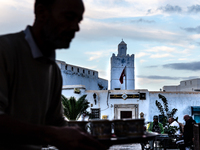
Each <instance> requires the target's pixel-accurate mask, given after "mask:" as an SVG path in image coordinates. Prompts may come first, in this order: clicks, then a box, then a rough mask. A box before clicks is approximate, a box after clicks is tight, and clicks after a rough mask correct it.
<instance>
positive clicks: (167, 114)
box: [156, 94, 178, 127]
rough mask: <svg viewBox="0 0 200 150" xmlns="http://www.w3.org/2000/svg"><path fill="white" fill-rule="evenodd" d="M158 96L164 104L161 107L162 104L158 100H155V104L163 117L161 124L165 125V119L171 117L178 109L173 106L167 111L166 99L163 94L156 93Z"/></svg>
mask: <svg viewBox="0 0 200 150" xmlns="http://www.w3.org/2000/svg"><path fill="white" fill-rule="evenodd" d="M158 97H159V99H161V100H162V102H163V105H164V107H163V106H162V104H161V103H160V102H159V101H158V100H156V106H157V108H158V110H159V111H160V113H161V115H162V117H163V119H162V124H163V126H164V127H165V126H166V124H167V122H168V121H167V119H168V118H171V117H174V115H175V113H176V112H177V111H178V109H176V108H173V109H172V111H169V108H168V101H167V99H166V98H165V96H163V95H161V94H158Z"/></svg>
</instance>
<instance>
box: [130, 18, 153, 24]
mask: <svg viewBox="0 0 200 150" xmlns="http://www.w3.org/2000/svg"><path fill="white" fill-rule="evenodd" d="M131 22H132V23H155V21H154V20H145V19H142V18H140V19H138V20H132V21H131Z"/></svg>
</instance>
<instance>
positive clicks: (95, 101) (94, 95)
mask: <svg viewBox="0 0 200 150" xmlns="http://www.w3.org/2000/svg"><path fill="white" fill-rule="evenodd" d="M96 97H97V94H96V93H94V94H93V98H94V103H95V105H96V104H97V100H96Z"/></svg>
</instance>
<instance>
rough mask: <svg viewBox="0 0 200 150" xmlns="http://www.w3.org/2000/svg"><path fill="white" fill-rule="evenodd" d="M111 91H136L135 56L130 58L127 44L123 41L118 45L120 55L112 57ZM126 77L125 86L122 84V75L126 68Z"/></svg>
mask: <svg viewBox="0 0 200 150" xmlns="http://www.w3.org/2000/svg"><path fill="white" fill-rule="evenodd" d="M110 63H111V79H110V89H111V90H115V89H116V90H117V89H118V90H134V89H135V67H134V54H132V55H131V56H129V54H127V44H126V43H125V42H124V41H122V42H121V43H119V45H118V54H117V56H115V54H113V55H112V57H111V62H110ZM125 66H126V69H125V77H124V82H123V84H121V83H120V81H119V78H120V75H121V73H122V71H123V69H124V68H125Z"/></svg>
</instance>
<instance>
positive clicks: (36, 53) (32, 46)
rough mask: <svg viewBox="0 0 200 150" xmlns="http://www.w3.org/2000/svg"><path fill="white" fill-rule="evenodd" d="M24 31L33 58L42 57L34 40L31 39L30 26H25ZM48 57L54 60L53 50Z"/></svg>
mask: <svg viewBox="0 0 200 150" xmlns="http://www.w3.org/2000/svg"><path fill="white" fill-rule="evenodd" d="M24 33H25V39H26V41H27V42H28V45H29V46H30V49H31V53H32V55H33V58H34V59H36V58H40V57H43V54H42V52H41V51H40V49H39V48H38V46H37V44H36V43H35V40H34V39H33V36H32V33H31V30H30V26H27V27H26V29H25V30H24ZM48 58H49V59H50V60H53V61H55V51H52V54H51V55H50V57H48Z"/></svg>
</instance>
